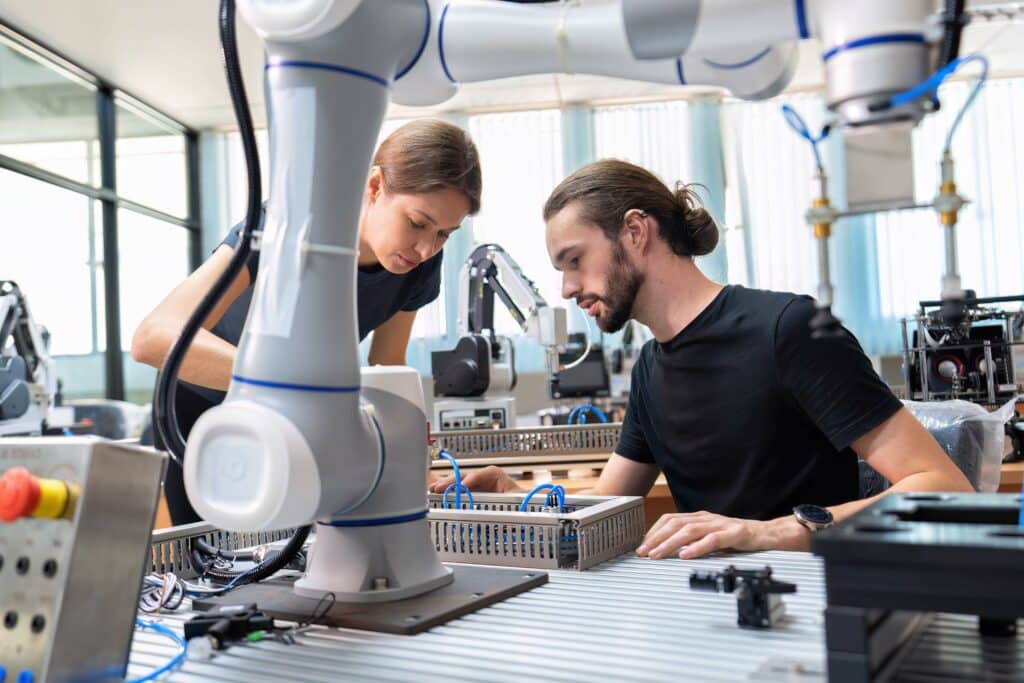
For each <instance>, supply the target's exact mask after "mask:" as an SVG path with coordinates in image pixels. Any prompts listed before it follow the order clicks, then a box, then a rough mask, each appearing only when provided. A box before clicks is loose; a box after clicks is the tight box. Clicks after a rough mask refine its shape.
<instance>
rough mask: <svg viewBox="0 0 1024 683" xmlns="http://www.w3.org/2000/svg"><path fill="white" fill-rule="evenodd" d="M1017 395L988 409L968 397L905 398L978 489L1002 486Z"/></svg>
mask: <svg viewBox="0 0 1024 683" xmlns="http://www.w3.org/2000/svg"><path fill="white" fill-rule="evenodd" d="M1016 402H1017V399H1016V398H1013V399H1010V400H1009V401H1007V402H1006V403H1004V404H1003V405H1002V406H1000V407H999V408H998V409H997V410H994V411H992V412H989V411H987V410H985V409H984V408H983V407H982V406H980V405H978V404H977V403H970V402H969V401H929V402H921V401H904V402H903V404H904V405H905V406H907V409H908V410H910V412H911V413H912V414H913V415H914V417H916V418H917V419H918V421H919V422H920V423H921V424H923V425H924V426H925V429H927V430H928V431H929V432H931V435H932V436H934V437H935V440H936V441H938V442H939V445H940V446H942V448H943V450H945V451H946V453H948V454H949V457H950V458H952V459H953V462H955V463H956V465H957V467H959V468H960V470H961V471H962V472H963V473H964V474H965V475H966V476H967V479H969V480H970V482H971V485H972V486H974V488H975V489H976V490H978V491H995V490H996V489H998V488H999V470H1000V467H1001V465H1002V462H1003V458H1004V457H1005V456H1006V454H1007V453H1008V452H1009V451H1008V449H1007V444H1008V442H1007V438H1006V431H1005V425H1006V423H1007V422H1008V421H1009V420H1010V418H1011V417H1013V414H1014V410H1015V408H1014V406H1015V404H1016Z"/></svg>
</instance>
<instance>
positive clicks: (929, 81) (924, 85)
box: [888, 54, 988, 150]
mask: <svg viewBox="0 0 1024 683" xmlns="http://www.w3.org/2000/svg"><path fill="white" fill-rule="evenodd" d="M971 62H978V63H979V64H981V73H980V74H978V80H977V82H976V83H975V84H974V88H972V89H971V93H970V94H969V95H968V96H967V100H966V101H965V102H964V106H963V107H961V108H960V111H959V112H958V113H957V115H956V118H955V119H954V120H953V125H952V126H951V127H950V129H949V134H948V135H947V136H946V147H945V148H944V149H946V150H948V149H949V147H950V145H951V144H952V143H953V134H954V133H955V132H956V129H957V128H958V127H959V126H960V121H961V120H962V119H963V117H964V114H965V113H966V112H967V110H968V109H970V107H971V104H973V103H974V98H976V97H977V96H978V93H979V92H980V91H981V86H982V85H984V84H985V80H986V79H987V78H988V59H987V58H986V57H985V56H984V55H980V54H973V55H967V56H966V57H957V58H956V59H954V60H952V61H951V62H950V63H949V64H947V65H946V66H944V67H942V68H941V69H939V70H938V71H936V72H935V73H933V74H932V75H931V76H929V77H928V78H926V79H925V80H924V81H922V82H921V83H919V84H917V85H915V86H914V87H913V88H909V89H907V90H904V91H903V92H901V93H897V94H896V95H893V96H892V97H891V98H890V99H889V102H888V106H889V107H898V106H900V105H903V104H907V103H908V102H913V101H914V100H916V99H918V98H920V97H924V96H925V95H930V96H931V97H932V98H933V99H934V98H936V92H935V91H936V90H938V89H939V86H940V85H942V83H943V82H944V81H945V80H946V79H947V78H949V77H950V76H952V75H953V74H954V73H956V72H957V71H959V70H960V67H962V66H963V65H964V64H970V63H971Z"/></svg>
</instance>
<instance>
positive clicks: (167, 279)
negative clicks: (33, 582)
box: [117, 209, 189, 403]
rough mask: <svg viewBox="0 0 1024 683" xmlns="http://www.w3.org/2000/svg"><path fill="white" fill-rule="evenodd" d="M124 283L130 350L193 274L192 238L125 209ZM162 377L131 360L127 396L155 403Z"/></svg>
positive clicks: (120, 222)
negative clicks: (135, 335) (139, 331)
mask: <svg viewBox="0 0 1024 683" xmlns="http://www.w3.org/2000/svg"><path fill="white" fill-rule="evenodd" d="M117 226H118V245H117V251H118V268H119V275H120V280H121V335H122V343H123V345H124V348H125V350H127V349H128V348H129V346H130V344H131V338H132V332H133V331H134V330H135V328H136V327H138V326H139V323H140V322H142V319H143V318H144V317H145V316H146V314H147V313H149V312H150V311H151V310H152V309H153V308H154V307H155V306H156V305H157V304H158V303H159V302H160V301H161V300H162V299H163V298H164V297H165V296H167V294H168V293H169V292H170V291H171V290H172V289H173V288H174V287H175V286H176V285H178V283H180V282H181V281H182V280H184V279H185V278H186V277H187V276H188V273H189V262H188V241H189V232H188V230H186V229H184V228H182V227H181V226H178V225H173V224H171V223H164V222H163V221H158V220H155V219H153V218H150V217H148V216H144V215H142V214H138V213H135V212H134V211H129V210H126V209H122V210H121V211H119V212H118V216H117ZM155 379H156V371H155V370H153V369H152V368H150V367H147V366H143V365H140V364H138V363H136V362H135V361H133V360H132V359H131V358H130V357H127V356H126V358H125V394H126V396H127V397H128V398H129V400H136V401H138V402H140V403H146V402H148V401H149V397H150V395H151V394H152V393H153V382H154V380H155Z"/></svg>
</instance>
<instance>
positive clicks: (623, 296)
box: [596, 240, 644, 332]
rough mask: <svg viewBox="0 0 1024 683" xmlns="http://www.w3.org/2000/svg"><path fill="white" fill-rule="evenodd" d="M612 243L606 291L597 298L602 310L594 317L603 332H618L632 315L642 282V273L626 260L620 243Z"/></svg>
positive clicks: (624, 251)
mask: <svg viewBox="0 0 1024 683" xmlns="http://www.w3.org/2000/svg"><path fill="white" fill-rule="evenodd" d="M612 245H613V246H612V263H611V266H610V267H609V268H608V280H607V282H608V284H607V287H608V293H607V294H605V295H604V296H603V297H600V299H599V300H600V301H601V303H602V308H603V309H604V311H603V312H602V313H600V314H599V315H598V316H597V318H596V320H597V326H598V327H600V328H601V330H602V331H604V332H618V331H619V330H621V329H622V327H623V325H625V324H626V323H627V322H628V321H629V319H630V318H631V317H633V304H634V303H635V302H636V295H637V292H639V291H640V286H641V285H642V284H643V283H644V274H643V273H641V272H639V271H638V270H637V269H636V266H634V265H633V264H631V263H629V261H627V260H626V250H625V249H623V247H622V245H621V244H619V242H618V241H617V240H616V241H614V242H613V243H612Z"/></svg>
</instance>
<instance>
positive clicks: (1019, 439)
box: [0, 415, 1024, 566]
mask: <svg viewBox="0 0 1024 683" xmlns="http://www.w3.org/2000/svg"><path fill="white" fill-rule="evenodd" d="M1006 436H1008V437H1010V445H1011V446H1012V447H1013V451H1012V452H1011V453H1010V455H1008V456H1007V457H1006V458H1005V461H1006V462H1017V461H1018V460H1024V419H1022V418H1021V417H1020V416H1017V415H1015V416H1014V417H1012V418H1011V419H1010V421H1009V422H1007V423H1006ZM0 566H2V564H0Z"/></svg>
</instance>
